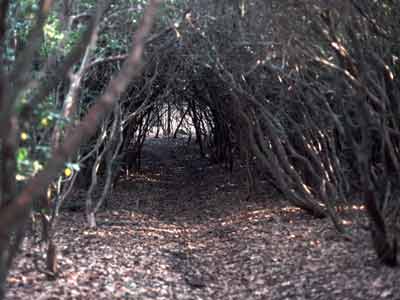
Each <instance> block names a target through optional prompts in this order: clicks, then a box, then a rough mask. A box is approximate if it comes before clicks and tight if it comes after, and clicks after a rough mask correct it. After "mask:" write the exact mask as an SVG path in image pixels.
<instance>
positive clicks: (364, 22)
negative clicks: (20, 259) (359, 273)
mask: <svg viewBox="0 0 400 300" xmlns="http://www.w3.org/2000/svg"><path fill="white" fill-rule="evenodd" d="M96 2H97V1H73V0H64V1H54V3H53V1H41V2H40V5H39V6H38V5H37V4H36V2H35V1H18V2H12V1H2V2H1V7H2V10H1V15H0V21H1V24H0V25H1V26H0V38H1V40H2V46H1V47H2V50H3V51H2V62H3V64H2V66H3V70H2V77H1V78H2V80H1V86H0V92H1V101H0V105H1V115H0V122H1V124H0V130H1V132H0V141H1V151H2V155H1V161H0V162H1V173H0V175H1V186H0V193H1V197H0V205H1V206H2V212H1V214H0V216H5V215H8V216H11V217H8V218H6V219H5V221H2V222H1V223H0V234H2V236H0V238H2V239H3V236H4V239H3V240H4V241H5V242H4V243H2V244H1V245H2V246H1V247H0V255H1V259H2V264H1V265H0V269H1V272H0V274H2V280H4V278H5V276H6V273H7V272H6V270H7V269H8V268H9V262H11V259H12V257H13V256H14V255H13V254H10V253H11V252H13V251H14V250H15V249H16V248H17V247H18V245H19V243H20V240H21V239H22V237H23V224H22V223H23V222H21V221H19V219H18V220H17V218H20V216H21V214H22V213H19V212H26V211H27V207H28V206H30V204H31V203H34V207H35V209H36V211H40V216H41V220H42V221H41V222H42V224H43V228H44V232H46V234H44V238H43V239H44V242H45V243H47V245H48V247H47V251H48V258H49V259H48V263H47V268H48V272H50V273H51V272H56V270H55V262H54V259H52V255H51V253H52V251H54V249H55V247H56V245H54V244H53V243H52V234H53V232H52V230H53V229H52V228H54V222H55V220H56V217H57V214H58V210H59V208H60V207H61V205H62V204H63V203H64V202H67V203H68V197H67V196H68V195H69V193H70V191H71V190H72V189H73V188H74V186H76V185H80V186H81V187H84V188H85V189H86V191H87V194H86V215H87V219H88V223H89V225H90V226H93V227H94V226H96V219H95V214H96V212H97V211H98V210H99V209H100V207H101V206H102V205H103V204H104V203H103V202H104V200H105V199H106V195H107V193H108V192H109V191H110V190H111V189H112V187H113V185H115V184H117V183H118V179H119V178H120V177H121V176H123V173H124V172H126V171H129V170H130V169H132V168H133V167H136V168H138V167H140V153H141V149H142V146H143V143H144V141H145V139H146V137H147V136H148V135H149V134H150V133H152V134H154V135H155V136H158V135H159V134H165V135H168V136H175V137H176V136H177V135H178V134H185V135H186V136H187V137H188V138H189V139H190V138H191V134H192V131H194V134H195V141H196V142H197V143H198V145H199V151H200V154H201V155H204V156H208V157H209V158H210V159H211V160H212V161H213V162H216V163H224V164H226V165H227V166H229V167H230V168H233V171H234V161H235V160H241V161H242V162H244V163H245V164H246V166H247V168H248V185H249V191H250V192H251V191H252V190H253V189H256V188H257V185H258V184H260V182H259V181H258V180H257V179H258V177H259V176H262V177H264V178H267V179H268V181H269V184H271V185H272V186H274V187H275V188H276V189H277V190H278V191H279V192H280V193H281V194H282V195H283V196H284V197H285V198H286V199H287V200H288V201H290V202H292V203H293V204H294V205H296V206H298V207H300V208H302V209H304V210H306V211H307V212H309V213H311V214H312V215H314V216H315V217H328V218H329V220H332V221H333V223H334V225H335V227H336V228H337V230H338V231H339V232H341V233H342V234H345V235H346V236H348V237H350V236H351V233H348V232H346V231H345V228H344V227H343V225H342V221H341V216H340V214H339V211H340V210H341V209H344V208H346V207H348V206H349V205H351V204H353V203H354V202H353V201H354V199H361V200H359V201H361V202H362V203H360V204H364V205H365V207H366V210H367V212H368V215H369V218H370V221H371V233H372V240H373V245H374V246H375V249H376V253H377V255H378V257H379V258H380V259H381V260H382V261H383V262H384V263H385V264H388V265H395V264H396V263H397V260H396V246H397V242H396V234H397V232H396V227H397V226H398V225H399V224H398V220H399V218H398V214H399V212H400V209H399V201H398V194H399V193H398V192H399V188H400V187H399V183H398V180H397V177H398V175H399V171H400V161H399V158H400V156H399V155H400V152H399V151H400V148H399V146H400V144H399V142H400V140H399V137H400V131H399V125H400V124H399V121H400V119H399V115H400V114H399V113H400V106H399V96H400V84H399V78H398V76H399V75H400V67H399V66H400V64H399V57H400V53H399V52H400V47H399V36H400V32H399V31H400V29H399V26H398V24H399V21H400V16H399V14H398V13H397V12H398V11H399V10H400V4H399V2H398V1H389V0H388V1H379V2H377V1H372V0H367V1H362V2H360V1H341V2H340V3H336V2H337V1H318V0H311V1H290V0H286V1H262V0H235V1H229V0H220V1H209V0H202V1H199V0H181V1H172V0H170V1H164V3H163V5H161V8H160V10H159V13H158V17H157V22H156V24H155V25H154V27H153V29H152V33H151V34H150V35H148V36H147V37H145V38H144V36H143V35H141V34H142V33H141V31H140V29H141V28H142V27H139V34H137V35H136V39H135V38H132V37H133V32H134V30H135V29H137V28H138V25H137V24H139V23H140V22H139V20H140V16H141V15H142V13H143V10H144V3H143V2H146V1H100V3H98V5H97V8H96ZM154 2H157V1H154ZM50 6H53V8H52V10H48V9H49V8H50ZM146 30H149V29H148V28H147V29H146ZM144 33H146V32H144ZM138 36H139V38H138ZM132 43H133V46H134V48H133V51H132V52H129V49H130V47H131V46H130V45H131V44H132ZM142 46H144V47H145V49H146V50H145V52H144V58H143V60H141V59H140V51H141V47H142ZM135 50H137V51H139V52H135ZM130 53H133V54H132V56H130ZM135 55H136V56H135ZM129 57H130V58H131V59H130V60H129ZM126 59H128V63H127V64H125V66H128V67H124V65H123V62H124V61H125V60H126ZM135 59H136V60H135ZM133 67H135V71H132V70H131V69H132V68H133ZM138 68H140V69H141V71H142V76H140V77H136V78H134V79H132V80H130V79H131V75H135V74H131V73H130V72H137V71H136V70H137V69H138ZM127 70H131V71H127ZM118 72H120V73H119V74H122V75H121V76H123V77H121V78H124V80H125V81H126V83H128V81H127V80H128V78H129V80H130V81H129V85H127V88H126V90H125V86H119V85H118V83H119V82H118V81H117V82H116V81H115V80H114V81H111V82H112V83H111V84H109V82H110V80H112V78H113V76H115V75H114V74H116V73H118ZM117 78H120V77H117ZM110 90H111V94H110V92H109V91H110ZM124 90H125V91H124ZM101 95H105V96H101ZM98 97H100V99H103V100H104V101H105V102H104V103H107V105H106V106H107V107H105V105H103V106H101V105H100V108H101V111H102V113H103V114H104V115H105V117H104V118H103V119H99V118H98V117H97V116H96V113H97V112H98V109H99V107H98V106H97V104H94V103H95V99H97V98H98ZM107 97H108V98H107ZM112 98H118V102H116V103H115V104H113V103H111V102H112V101H111V99H112ZM100 103H101V102H100ZM106 110H110V113H106V112H105V111H106ZM88 114H89V118H88V117H87V116H88ZM82 120H83V122H82ZM95 123H97V124H98V125H99V127H98V129H97V130H95V126H94V125H95ZM77 127H78V128H80V129H82V130H84V135H87V136H89V135H92V138H91V139H89V140H87V141H86V142H85V143H83V145H82V146H81V147H78V146H79V144H80V143H81V142H83V139H82V138H79V139H75V140H73V143H71V141H70V140H69V139H70V138H71V135H70V134H69V132H71V130H72V131H75V132H76V129H75V128H77ZM68 128H69V129H68ZM86 129H88V130H87V132H86V131H85V130H86ZM192 129H193V130H192ZM152 131H155V132H152ZM160 131H162V133H160ZM17 137H21V138H20V140H19V141H18V138H17ZM72 138H73V137H72ZM62 145H73V147H67V148H63V147H64V146H62ZM59 149H61V150H59ZM49 157H52V158H50V163H49V164H48V165H47V166H48V167H45V168H44V171H42V172H39V171H40V170H41V169H43V165H45V162H46V161H47V160H48V159H49ZM49 169H50V170H51V171H50V172H48V171H47V170H49ZM61 169H63V174H62V175H59V177H58V179H56V180H55V181H52V183H50V184H49V182H50V181H51V180H52V178H53V177H52V176H51V175H54V174H56V172H57V171H59V170H61ZM36 174H39V176H36ZM40 174H44V175H40ZM256 174H257V175H256ZM15 175H17V176H15ZM34 176H36V177H34ZM41 176H42V177H41ZM15 178H16V179H17V181H16V180H15ZM31 178H33V179H31ZM35 178H42V179H40V180H37V179H35ZM43 178H44V179H43ZM35 180H36V181H35ZM32 182H34V183H35V184H36V185H35V186H32ZM97 185H99V186H100V187H101V190H102V194H101V197H100V199H97V201H95V200H94V199H93V195H92V194H93V191H94V189H95V188H96V186H97ZM39 187H40V188H39ZM30 189H31V190H30ZM32 189H33V190H34V191H35V192H34V193H33V194H34V195H35V197H34V198H35V199H34V200H35V201H33V202H32V201H31V199H32V200H33V197H32V196H30V197H29V200H27V198H24V197H23V196H24V195H26V193H27V192H26V191H28V193H32ZM46 190H47V196H46V192H45V191H46ZM18 195H19V196H18ZM64 200H66V201H64ZM13 203H14V204H13ZM10 211H12V213H11V214H10ZM22 215H23V216H25V218H26V216H27V214H26V213H25V214H22ZM13 218H14V219H13ZM10 224H12V226H10ZM10 228H13V230H10ZM3 245H4V246H3ZM10 249H11V250H10Z"/></svg>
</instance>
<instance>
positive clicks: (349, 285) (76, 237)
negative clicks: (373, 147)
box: [6, 139, 400, 300]
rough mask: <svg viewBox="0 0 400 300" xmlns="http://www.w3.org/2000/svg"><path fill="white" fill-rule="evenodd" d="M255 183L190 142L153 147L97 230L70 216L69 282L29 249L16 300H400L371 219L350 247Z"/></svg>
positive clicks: (63, 262) (65, 263)
mask: <svg viewBox="0 0 400 300" xmlns="http://www.w3.org/2000/svg"><path fill="white" fill-rule="evenodd" d="M188 149H189V150H188ZM245 178H246V176H245V169H244V168H241V167H240V166H235V169H234V172H233V174H230V173H229V172H227V171H226V170H224V169H223V168H222V167H221V166H217V165H210V164H209V163H208V162H207V160H205V159H200V158H199V157H198V154H196V152H194V150H193V149H191V148H185V147H184V146H183V145H182V144H181V142H180V140H177V141H174V140H165V139H159V140H156V139H153V140H151V141H150V142H149V143H148V144H147V145H146V146H145V149H144V155H143V164H142V170H141V172H139V173H137V174H132V175H131V178H130V179H126V180H124V181H122V182H120V184H119V185H118V186H117V188H116V189H115V190H114V192H113V193H112V194H111V195H110V199H109V206H110V208H109V209H108V210H107V211H102V212H100V213H99V214H98V215H97V221H98V225H99V226H98V228H97V229H95V230H94V229H88V228H87V227H86V226H85V222H84V215H83V213H82V212H63V213H62V215H61V218H60V222H59V224H58V230H57V236H56V241H57V245H58V248H59V254H58V258H59V264H60V266H59V275H58V278H57V279H55V280H48V279H47V278H46V276H45V275H44V274H41V273H40V272H38V271H37V270H36V268H35V266H34V264H33V256H34V255H33V254H32V253H36V252H38V251H39V250H38V249H37V248H33V249H32V246H31V245H32V242H31V241H30V240H29V239H27V240H26V241H25V243H24V247H23V248H24V250H23V252H22V253H21V254H20V255H19V257H18V259H17V260H16V262H15V266H14V268H13V270H12V272H11V274H10V276H9V277H8V287H9V290H8V293H7V297H6V299H9V300H11V299H35V300H42V299H48V300H50V299H89V300H90V299H93V300H94V299H321V300H328V299H360V300H361V299H362V300H365V299H374V300H376V299H400V272H399V270H398V269H390V268H387V267H384V266H382V265H381V264H379V262H378V261H377V260H376V258H375V255H374V252H373V250H372V247H371V245H370V238H369V233H368V231H367V230H366V229H365V228H366V227H365V223H366V221H365V217H364V216H363V215H364V212H363V211H360V210H358V211H357V210H354V211H351V212H350V211H349V214H350V215H351V216H352V220H353V221H354V220H357V222H353V223H352V222H350V221H349V222H347V223H346V224H347V225H346V226H347V228H348V229H349V230H350V231H351V233H352V236H353V241H351V242H349V241H347V240H346V239H344V238H342V237H341V236H340V235H338V234H337V233H336V232H335V230H334V229H333V226H332V225H331V223H330V222H329V221H327V220H321V219H314V218H312V217H310V216H308V215H306V214H304V213H303V212H302V211H300V210H298V209H296V208H294V207H292V206H291V205H289V204H288V203H286V202H284V201H282V200H280V199H279V197H278V196H277V195H275V194H274V193H273V192H271V189H269V188H268V185H267V183H266V182H263V181H260V182H259V189H258V191H257V193H255V194H254V195H252V196H251V197H248V191H247V187H246V186H247V185H246V180H245ZM69 201H79V197H77V196H76V197H75V198H74V199H70V200H69ZM344 217H345V219H346V216H344ZM363 224H364V225H363ZM360 225H363V226H360ZM28 249H30V250H29V251H28Z"/></svg>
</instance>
